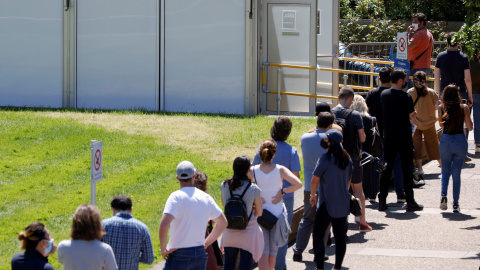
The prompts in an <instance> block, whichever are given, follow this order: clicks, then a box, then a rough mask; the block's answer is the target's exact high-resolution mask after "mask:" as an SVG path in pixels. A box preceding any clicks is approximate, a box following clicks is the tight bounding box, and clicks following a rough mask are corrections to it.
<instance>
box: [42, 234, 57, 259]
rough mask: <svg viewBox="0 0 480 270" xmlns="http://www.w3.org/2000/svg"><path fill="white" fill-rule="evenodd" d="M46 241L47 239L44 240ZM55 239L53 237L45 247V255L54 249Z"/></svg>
mask: <svg viewBox="0 0 480 270" xmlns="http://www.w3.org/2000/svg"><path fill="white" fill-rule="evenodd" d="M44 241H47V240H44ZM53 241H55V240H54V239H53V238H52V239H50V240H49V241H48V246H47V247H46V248H45V251H44V253H43V255H44V256H45V257H46V256H47V255H48V253H50V251H52V247H53Z"/></svg>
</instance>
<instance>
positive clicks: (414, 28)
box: [412, 23, 418, 31]
mask: <svg viewBox="0 0 480 270" xmlns="http://www.w3.org/2000/svg"><path fill="white" fill-rule="evenodd" d="M412 26H413V30H414V31H417V30H418V23H412Z"/></svg>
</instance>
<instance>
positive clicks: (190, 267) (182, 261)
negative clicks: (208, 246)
mask: <svg viewBox="0 0 480 270" xmlns="http://www.w3.org/2000/svg"><path fill="white" fill-rule="evenodd" d="M207 258H208V255H207V252H206V251H205V247H204V246H197V247H189V248H179V249H178V250H176V251H174V252H172V253H170V254H169V255H168V258H167V261H166V262H165V266H164V267H163V270H177V269H185V270H205V268H206V267H207Z"/></svg>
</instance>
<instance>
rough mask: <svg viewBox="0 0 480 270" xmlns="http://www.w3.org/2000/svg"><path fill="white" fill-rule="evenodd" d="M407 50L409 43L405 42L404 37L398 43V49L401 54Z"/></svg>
mask: <svg viewBox="0 0 480 270" xmlns="http://www.w3.org/2000/svg"><path fill="white" fill-rule="evenodd" d="M406 48H407V43H406V42H405V39H404V38H403V37H402V38H400V40H399V41H398V49H400V51H401V52H404V51H405V49H406Z"/></svg>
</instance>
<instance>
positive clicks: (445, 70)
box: [435, 50, 470, 93]
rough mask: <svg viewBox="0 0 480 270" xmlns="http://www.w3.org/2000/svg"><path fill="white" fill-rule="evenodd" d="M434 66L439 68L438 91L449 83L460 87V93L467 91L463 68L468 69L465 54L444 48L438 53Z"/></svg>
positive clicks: (468, 65) (468, 63) (468, 64)
mask: <svg viewBox="0 0 480 270" xmlns="http://www.w3.org/2000/svg"><path fill="white" fill-rule="evenodd" d="M435 67H436V68H439V69H440V74H441V77H440V93H441V92H442V91H443V89H444V88H445V87H446V86H447V85H449V84H452V83H453V84H455V85H457V86H459V87H460V93H461V92H465V91H467V88H466V85H465V69H470V62H469V61H468V58H467V56H466V55H465V54H464V53H462V52H460V51H458V50H446V51H444V52H441V53H440V54H438V57H437V62H436V64H435Z"/></svg>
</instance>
